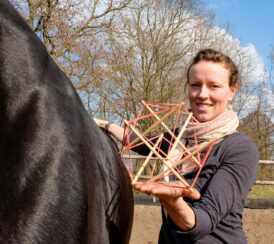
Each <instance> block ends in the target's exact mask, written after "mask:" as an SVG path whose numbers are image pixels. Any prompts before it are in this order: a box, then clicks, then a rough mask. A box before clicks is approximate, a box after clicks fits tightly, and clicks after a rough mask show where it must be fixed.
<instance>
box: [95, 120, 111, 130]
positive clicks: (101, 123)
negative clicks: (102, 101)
mask: <svg viewBox="0 0 274 244" xmlns="http://www.w3.org/2000/svg"><path fill="white" fill-rule="evenodd" d="M93 119H94V121H95V123H96V124H97V125H98V126H99V127H101V128H105V127H106V125H107V124H108V123H109V121H107V120H103V119H95V118H93Z"/></svg>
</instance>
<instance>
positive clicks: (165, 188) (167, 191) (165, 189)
mask: <svg viewBox="0 0 274 244" xmlns="http://www.w3.org/2000/svg"><path fill="white" fill-rule="evenodd" d="M134 188H135V189H136V190H138V191H140V192H143V193H146V194H148V195H154V196H157V197H159V198H160V199H163V200H170V199H176V198H179V197H187V198H190V199H193V200H198V199H199V198H200V196H201V195H200V193H199V192H198V191H197V190H196V189H194V188H191V189H189V188H186V187H185V186H184V185H183V183H181V182H179V181H174V182H165V183H164V184H162V183H158V182H155V183H154V182H151V183H141V182H137V183H135V184H134Z"/></svg>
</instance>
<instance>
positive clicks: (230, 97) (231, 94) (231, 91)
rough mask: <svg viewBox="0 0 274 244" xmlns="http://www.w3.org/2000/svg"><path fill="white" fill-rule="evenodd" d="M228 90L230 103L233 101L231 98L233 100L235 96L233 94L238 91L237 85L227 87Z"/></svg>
mask: <svg viewBox="0 0 274 244" xmlns="http://www.w3.org/2000/svg"><path fill="white" fill-rule="evenodd" d="M229 89H230V96H229V99H228V100H229V101H232V100H233V98H234V96H235V94H236V93H237V91H238V86H237V85H234V86H231V87H229Z"/></svg>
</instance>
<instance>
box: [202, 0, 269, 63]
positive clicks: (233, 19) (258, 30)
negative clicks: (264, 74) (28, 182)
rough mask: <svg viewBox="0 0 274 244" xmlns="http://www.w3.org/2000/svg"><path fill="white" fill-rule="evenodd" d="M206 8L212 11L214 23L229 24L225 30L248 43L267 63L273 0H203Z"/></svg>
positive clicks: (242, 42) (242, 41)
mask: <svg viewBox="0 0 274 244" xmlns="http://www.w3.org/2000/svg"><path fill="white" fill-rule="evenodd" d="M205 2H207V9H209V10H212V11H213V12H214V13H215V14H216V20H217V24H218V25H220V26H222V25H224V24H225V23H229V31H230V33H231V34H232V35H233V36H234V37H237V38H238V39H239V40H240V41H241V45H243V46H246V45H247V44H249V43H251V44H253V45H254V46H255V47H256V50H257V52H258V53H259V54H260V55H261V56H262V57H263V60H264V63H265V64H266V65H267V64H269V59H268V57H269V55H270V53H271V47H274V1H272V0H264V1H260V0H207V1H205Z"/></svg>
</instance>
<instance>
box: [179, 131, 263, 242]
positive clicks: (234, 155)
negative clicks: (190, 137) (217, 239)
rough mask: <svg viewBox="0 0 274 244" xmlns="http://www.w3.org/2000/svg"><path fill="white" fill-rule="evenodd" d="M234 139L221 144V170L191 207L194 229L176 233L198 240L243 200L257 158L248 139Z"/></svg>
mask: <svg viewBox="0 0 274 244" xmlns="http://www.w3.org/2000/svg"><path fill="white" fill-rule="evenodd" d="M237 139H238V140H237ZM237 139H236V140H235V141H233V143H231V141H230V142H229V140H228V143H226V144H224V147H225V148H226V149H225V153H224V154H223V155H222V156H221V157H220V159H219V160H220V167H219V168H218V170H217V171H216V172H215V173H214V174H213V176H212V178H211V179H210V181H209V184H208V186H207V188H206V190H205V192H204V194H203V196H202V197H201V199H200V200H199V201H196V202H194V203H193V204H192V208H193V210H194V213H195V216H196V225H195V227H194V228H193V229H192V230H190V231H188V232H182V231H180V230H179V229H177V232H180V233H182V234H185V235H187V237H188V238H190V239H192V240H199V239H200V238H202V237H203V236H205V235H207V234H209V233H211V232H213V231H214V230H215V228H216V227H217V225H218V224H219V222H220V221H221V220H222V219H223V218H224V217H226V216H227V215H228V214H230V213H231V211H232V210H233V209H235V208H238V207H239V205H240V204H241V203H243V202H244V200H245V199H246V197H247V194H248V192H249V191H250V189H251V187H252V185H253V184H254V182H255V179H256V174H257V166H258V161H259V158H258V156H259V155H258V149H257V146H256V145H255V143H254V142H253V141H252V140H251V139H249V138H248V137H245V136H241V137H240V138H237Z"/></svg>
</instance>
